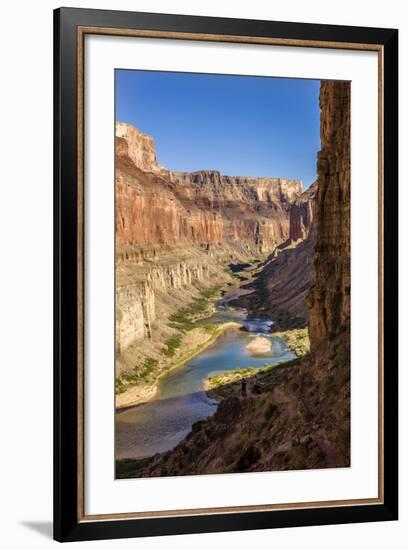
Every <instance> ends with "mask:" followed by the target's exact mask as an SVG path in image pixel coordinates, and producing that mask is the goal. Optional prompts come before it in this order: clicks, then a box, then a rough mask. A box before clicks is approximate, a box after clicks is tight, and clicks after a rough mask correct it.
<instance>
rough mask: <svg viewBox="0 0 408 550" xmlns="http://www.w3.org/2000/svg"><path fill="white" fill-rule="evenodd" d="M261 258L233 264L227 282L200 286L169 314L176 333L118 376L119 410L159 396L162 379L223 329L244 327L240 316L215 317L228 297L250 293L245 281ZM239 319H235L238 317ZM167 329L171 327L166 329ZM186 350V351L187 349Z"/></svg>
mask: <svg viewBox="0 0 408 550" xmlns="http://www.w3.org/2000/svg"><path fill="white" fill-rule="evenodd" d="M259 265H260V262H259V261H256V262H255V261H253V262H252V263H245V264H230V265H229V266H228V268H229V276H230V281H229V282H228V284H225V283H224V284H218V285H215V286H212V287H209V288H207V289H204V290H201V291H200V294H199V295H198V296H196V297H195V298H194V299H193V301H192V302H190V303H189V304H187V305H186V306H184V307H182V308H181V309H179V310H177V311H176V312H175V313H173V314H172V315H170V316H169V318H168V322H167V326H168V328H170V329H173V331H174V332H173V334H172V335H171V336H169V337H167V338H165V339H163V344H162V347H161V350H160V351H159V353H157V351H158V350H156V351H155V352H154V353H153V352H151V354H149V355H148V356H147V357H145V358H144V359H143V360H142V361H141V362H140V361H139V362H138V363H136V364H135V366H134V367H133V368H132V369H130V370H127V371H125V372H124V373H122V374H121V375H119V376H117V377H116V391H115V394H116V400H115V406H116V409H117V410H122V409H127V408H129V407H132V406H135V405H139V404H141V403H145V402H147V401H149V400H151V399H154V398H155V397H156V396H157V388H158V385H159V382H160V379H161V378H162V377H163V376H165V375H166V374H167V373H169V372H171V371H172V370H174V369H177V368H179V367H181V366H182V365H184V364H185V363H186V362H187V361H189V360H191V359H193V358H194V357H195V356H197V355H199V354H200V353H201V352H202V351H204V350H205V349H206V348H207V347H209V346H211V345H212V344H213V343H214V342H215V341H216V340H218V338H219V337H220V336H221V335H222V334H223V333H224V331H226V330H228V329H230V328H241V326H242V323H241V322H240V321H241V317H243V314H242V315H241V316H240V315H239V314H238V316H237V315H234V316H233V317H232V318H229V316H226V318H225V319H222V318H221V320H220V319H218V318H217V317H216V318H215V319H214V318H213V317H214V314H216V313H217V312H219V306H221V307H222V308H226V307H227V306H228V303H229V301H231V300H234V299H236V298H238V297H239V296H241V295H244V294H247V293H248V291H247V290H245V289H243V288H242V285H243V284H244V282H245V283H247V282H248V281H252V277H253V273H254V272H255V271H256V270H257V269H258V268H259ZM236 318H237V320H238V321H239V322H236V321H235V319H236ZM167 330H168V329H167ZM186 350H187V351H186Z"/></svg>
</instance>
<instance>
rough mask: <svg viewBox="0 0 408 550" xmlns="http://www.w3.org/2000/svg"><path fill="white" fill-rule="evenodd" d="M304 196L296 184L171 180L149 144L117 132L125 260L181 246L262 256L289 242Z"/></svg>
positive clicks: (197, 176) (177, 176) (211, 177)
mask: <svg viewBox="0 0 408 550" xmlns="http://www.w3.org/2000/svg"><path fill="white" fill-rule="evenodd" d="M301 192H302V182H301V181H300V180H286V179H272V178H271V179H268V178H259V179H257V178H242V177H229V176H222V175H221V174H220V173H219V172H216V171H202V172H195V173H181V172H168V171H167V170H166V169H165V168H163V167H161V166H160V165H159V164H158V163H157V160H156V154H155V151H154V145H153V140H152V139H151V138H150V137H149V136H145V135H144V134H142V133H141V132H139V131H138V130H136V129H135V128H133V127H131V126H129V125H126V124H122V123H120V124H118V125H117V164H116V213H117V216H116V223H117V227H116V241H117V246H118V252H119V255H120V254H121V253H122V252H124V254H125V256H124V258H125V259H126V252H127V253H128V254H131V253H132V248H133V249H138V248H139V247H140V245H152V244H160V245H166V244H168V245H171V246H175V245H178V246H180V245H181V246H182V245H183V242H184V243H190V244H193V245H199V246H203V247H206V246H207V247H209V246H220V245H221V244H225V243H226V242H228V243H230V244H234V243H236V244H237V245H238V246H239V247H242V246H244V247H245V248H246V249H247V250H248V253H250V254H253V255H256V254H257V253H260V254H266V253H268V252H271V251H272V250H273V249H274V248H275V246H276V245H277V244H279V243H280V242H282V241H283V240H285V239H286V238H287V237H288V232H289V221H288V208H289V206H290V204H291V202H293V201H294V200H295V199H296V198H297V197H298V196H299V195H300V193H301Z"/></svg>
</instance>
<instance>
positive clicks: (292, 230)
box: [236, 182, 317, 329]
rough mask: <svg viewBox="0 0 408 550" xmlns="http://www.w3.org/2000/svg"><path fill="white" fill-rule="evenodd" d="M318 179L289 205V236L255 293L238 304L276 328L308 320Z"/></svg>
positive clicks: (267, 265)
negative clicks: (269, 320) (258, 314)
mask: <svg viewBox="0 0 408 550" xmlns="http://www.w3.org/2000/svg"><path fill="white" fill-rule="evenodd" d="M316 193H317V182H314V183H313V184H312V185H311V186H310V187H309V189H307V190H306V191H305V192H304V193H302V195H300V196H299V197H298V198H297V199H296V200H295V201H294V202H293V203H292V204H291V206H290V208H289V238H288V240H287V241H285V242H284V243H283V244H282V245H280V246H278V247H277V248H276V250H275V252H274V254H273V255H271V256H270V257H269V259H268V260H267V261H266V262H265V265H264V267H263V269H262V271H261V272H260V273H259V274H258V276H257V277H256V279H255V282H254V283H253V284H252V285H251V288H252V289H253V291H254V292H253V293H252V294H250V295H248V296H244V297H242V298H241V299H240V300H239V301H237V302H236V304H237V305H241V306H244V307H247V308H248V309H249V310H251V311H253V312H254V314H255V313H256V312H258V313H259V312H263V313H264V314H265V315H267V316H269V317H271V318H272V319H273V320H274V322H275V328H276V329H287V328H295V327H304V326H306V324H307V320H308V308H307V306H306V301H305V300H306V294H307V292H308V291H309V288H310V285H311V282H312V278H313V255H314V246H315V233H316V231H315V227H314V219H315V210H316Z"/></svg>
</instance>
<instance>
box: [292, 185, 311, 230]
mask: <svg viewBox="0 0 408 550" xmlns="http://www.w3.org/2000/svg"><path fill="white" fill-rule="evenodd" d="M316 193H317V181H315V182H314V183H312V185H311V186H310V187H309V189H307V190H306V191H305V192H304V193H302V194H301V195H300V197H298V198H297V199H295V200H294V201H293V203H292V204H291V206H290V209H289V239H290V240H291V241H298V240H302V241H303V240H304V239H306V238H307V237H308V235H309V232H310V230H311V228H312V225H313V220H314V218H315V212H316V201H315V198H316Z"/></svg>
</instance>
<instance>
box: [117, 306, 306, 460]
mask: <svg viewBox="0 0 408 550" xmlns="http://www.w3.org/2000/svg"><path fill="white" fill-rule="evenodd" d="M227 321H238V322H240V323H242V325H243V327H244V328H245V329H246V330H239V329H230V330H227V331H226V332H225V333H224V334H223V335H222V336H220V338H219V339H218V340H217V341H216V342H215V343H214V344H213V345H211V346H210V347H208V348H207V349H206V350H204V351H203V352H201V353H200V354H199V355H197V356H196V357H194V358H193V359H191V360H190V361H188V362H187V363H185V364H184V365H182V366H181V367H179V368H177V369H175V370H173V371H170V372H169V373H168V374H166V375H165V376H163V378H161V379H160V381H159V386H158V391H157V393H156V396H155V397H154V399H152V400H151V401H149V402H147V403H142V404H140V405H137V406H135V407H132V408H130V409H127V410H124V411H118V412H117V413H116V438H115V440H116V458H117V459H121V458H142V457H146V456H152V455H154V454H156V453H161V452H164V451H167V450H169V449H171V448H173V447H174V446H175V445H177V443H178V442H179V441H181V440H182V439H183V438H184V437H185V436H186V435H187V434H188V433H189V432H190V430H191V426H192V424H193V423H194V422H197V421H198V420H202V419H204V418H207V417H208V416H210V415H211V414H213V413H214V412H215V410H216V408H217V401H215V400H214V399H211V398H209V397H208V396H207V394H206V393H205V392H204V391H203V383H204V381H205V380H206V379H207V377H208V375H209V374H210V373H215V372H217V371H218V372H221V371H226V370H233V369H237V368H248V367H254V368H259V367H262V366H264V365H265V364H268V365H272V364H276V363H279V362H280V361H289V360H290V359H293V358H294V357H295V355H294V353H293V352H292V351H290V350H289V349H288V348H287V345H286V341H285V340H284V339H282V338H279V337H276V336H273V334H271V333H270V327H271V325H272V324H273V321H272V320H271V319H265V318H263V319H254V318H248V317H247V314H246V311H245V310H243V309H238V308H232V307H229V306H228V300H226V299H225V297H224V299H223V300H222V301H220V302H219V303H217V304H216V311H215V313H214V314H213V315H211V317H207V318H206V319H202V320H201V321H200V322H201V323H225V322H227ZM257 335H262V336H263V337H265V338H268V339H270V340H271V343H272V350H271V352H270V353H268V354H263V355H262V356H260V355H253V354H251V353H250V352H249V351H248V350H247V349H246V345H247V344H248V343H249V342H250V341H251V339H252V338H254V337H255V336H257Z"/></svg>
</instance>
